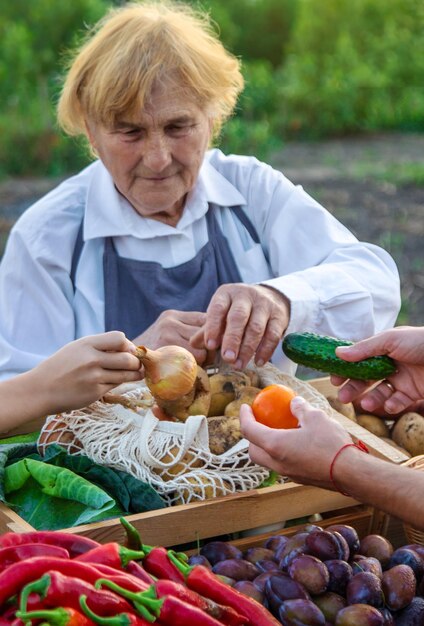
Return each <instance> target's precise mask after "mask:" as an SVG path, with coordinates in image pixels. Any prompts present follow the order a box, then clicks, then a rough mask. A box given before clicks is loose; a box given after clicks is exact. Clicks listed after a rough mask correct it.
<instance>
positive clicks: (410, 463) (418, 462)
mask: <svg viewBox="0 0 424 626" xmlns="http://www.w3.org/2000/svg"><path fill="white" fill-rule="evenodd" d="M402 465H404V466H406V467H411V468H413V469H416V470H422V471H424V454H420V455H419V456H414V457H412V458H411V459H408V460H407V461H405V462H404V463H402ZM403 529H404V531H405V535H406V538H407V540H408V542H409V543H418V544H420V545H424V531H423V530H417V529H416V528H413V527H412V526H410V525H409V524H404V525H403Z"/></svg>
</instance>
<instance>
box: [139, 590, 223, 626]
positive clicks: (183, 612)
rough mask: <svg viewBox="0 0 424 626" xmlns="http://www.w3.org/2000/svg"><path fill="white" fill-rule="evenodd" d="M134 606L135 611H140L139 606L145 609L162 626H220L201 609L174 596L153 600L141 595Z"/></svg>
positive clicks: (220, 625) (219, 623) (220, 624)
mask: <svg viewBox="0 0 424 626" xmlns="http://www.w3.org/2000/svg"><path fill="white" fill-rule="evenodd" d="M134 606H135V607H136V608H137V610H140V606H142V607H146V608H147V609H148V610H149V611H151V613H153V615H155V616H156V617H158V618H159V619H160V621H161V622H162V623H163V624H164V625H169V626H187V625H188V624H196V626H222V623H221V622H218V620H217V619H215V618H214V617H212V616H211V615H208V614H207V613H205V612H204V611H202V609H199V608H198V607H197V606H193V605H192V604H188V602H184V601H183V600H180V599H179V598H175V596H165V597H164V598H160V599H156V600H155V599H153V598H149V597H148V596H146V595H145V594H144V593H141V594H139V599H138V600H137V602H136V603H135V604H134Z"/></svg>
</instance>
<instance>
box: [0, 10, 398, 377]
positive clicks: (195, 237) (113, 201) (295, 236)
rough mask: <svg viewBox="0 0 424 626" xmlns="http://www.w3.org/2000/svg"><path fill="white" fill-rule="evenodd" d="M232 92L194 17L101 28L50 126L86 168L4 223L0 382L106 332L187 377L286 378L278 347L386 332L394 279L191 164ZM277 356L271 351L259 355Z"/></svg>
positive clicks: (282, 189) (228, 162)
mask: <svg viewBox="0 0 424 626" xmlns="http://www.w3.org/2000/svg"><path fill="white" fill-rule="evenodd" d="M242 87H243V79H242V75H241V73H240V62H239V60H238V59H237V58H235V57H234V56H233V55H231V54H229V53H228V52H227V51H226V50H225V48H224V47H223V46H222V44H221V43H220V42H219V40H218V39H217V38H216V36H215V34H214V33H213V31H212V29H211V27H210V24H209V23H208V21H207V19H206V17H205V16H199V15H197V14H196V13H194V12H193V11H192V10H191V9H190V8H189V7H184V6H182V5H181V4H175V5H173V4H169V3H164V4H161V3H148V2H147V3H140V4H130V5H126V6H124V7H123V8H119V9H114V10H111V11H110V12H109V13H108V14H107V15H106V17H105V18H104V19H103V20H102V21H101V22H100V23H99V24H98V26H97V28H96V29H94V31H90V35H89V38H88V39H87V41H86V42H85V44H84V45H83V46H82V47H81V48H80V50H79V51H77V53H76V55H75V57H74V60H73V62H72V64H71V66H70V69H69V72H68V74H67V77H66V80H65V83H64V87H63V91H62V94H61V98H60V101H59V108H58V117H59V122H60V124H61V126H62V127H63V128H64V129H65V131H66V132H68V133H69V134H70V135H81V134H83V135H86V137H87V138H88V140H89V142H90V144H91V148H92V151H93V152H94V154H95V155H96V156H97V157H98V159H97V160H96V161H95V162H94V163H92V164H91V165H89V166H88V167H87V168H86V169H84V170H83V171H82V172H81V173H79V174H77V175H76V176H74V177H72V178H70V179H69V180H67V181H65V182H64V183H62V184H61V185H60V186H59V187H57V188H56V189H55V190H53V191H52V192H50V193H49V194H47V195H46V196H45V197H44V198H42V199H41V200H40V201H39V202H37V203H36V204H35V205H33V206H32V207H31V208H30V209H29V210H28V211H27V212H26V213H25V214H24V215H23V216H22V217H21V219H19V220H18V222H17V223H16V225H15V227H14V228H13V231H12V233H11V235H10V239H9V242H8V245H7V249H6V252H5V255H4V259H3V261H2V264H1V267H0V303H1V304H0V306H1V309H0V369H1V371H2V375H3V377H7V376H10V375H12V374H16V373H19V372H22V371H25V370H28V369H30V368H31V367H33V366H35V365H37V363H39V362H40V360H42V359H43V358H45V357H46V356H48V355H50V354H52V353H53V352H54V351H56V350H57V349H58V348H60V347H61V346H63V345H64V344H65V343H67V342H69V341H71V340H73V339H75V338H77V337H82V336H84V335H92V334H93V333H99V332H103V331H109V330H114V329H119V330H121V331H123V332H124V333H125V334H126V335H127V337H129V338H131V339H132V340H134V341H135V342H136V343H143V344H146V345H148V346H149V347H151V348H157V347H159V346H161V345H165V344H179V345H182V346H184V347H186V348H188V349H190V350H191V351H192V352H193V354H194V355H195V357H196V359H197V361H198V362H199V363H204V362H205V361H206V360H207V359H210V358H211V356H212V355H213V353H214V351H215V350H216V349H217V348H220V349H221V354H222V357H223V358H224V359H225V360H226V361H228V362H230V363H233V364H234V365H235V366H236V367H243V366H244V365H245V364H246V363H247V362H248V361H249V360H250V359H251V358H252V357H254V358H255V361H256V363H258V364H262V363H264V362H266V361H267V360H269V359H270V358H271V357H272V358H273V361H274V362H276V363H278V364H279V365H280V366H281V367H284V368H285V369H286V370H290V367H292V368H293V367H294V365H293V364H290V363H289V362H287V361H285V362H284V358H285V357H284V356H283V354H282V351H281V348H280V347H279V343H280V340H281V337H282V336H283V334H284V333H285V332H288V331H296V330H310V331H315V332H318V333H326V334H331V335H335V336H338V337H347V338H350V339H360V338H362V337H364V336H368V335H371V334H373V333H375V332H377V331H379V330H382V329H384V328H387V327H390V326H392V325H393V324H394V322H395V320H396V316H397V313H398V309H399V301H400V298H399V279H398V274H397V270H396V267H395V264H394V262H393V260H392V259H391V257H390V256H389V255H388V254H387V253H386V252H385V251H384V250H382V249H380V248H378V247H376V246H374V245H370V244H365V243H360V242H358V240H357V239H356V238H355V237H354V236H353V235H352V234H351V233H350V232H349V231H348V230H347V229H346V228H345V227H344V226H342V225H341V224H340V223H339V222H338V221H337V220H336V219H334V218H333V217H332V216H331V215H330V214H329V213H328V212H327V211H326V210H325V209H324V208H323V207H322V206H320V205H319V204H318V203H317V202H315V201H314V200H313V199H312V198H311V197H309V196H308V195H307V194H306V193H305V192H304V191H303V190H302V188H301V187H296V186H295V185H293V184H292V183H291V182H290V181H289V180H287V179H286V178H285V177H284V175H283V174H282V173H280V172H278V171H276V170H274V169H273V168H272V167H270V166H268V165H266V164H264V163H261V162H259V161H257V160H256V159H255V158H253V157H247V156H234V155H231V156H226V155H224V154H223V153H222V152H221V151H219V150H217V149H211V150H210V149H209V146H210V145H211V142H212V140H213V139H214V138H215V137H216V136H217V135H218V134H219V131H220V128H221V126H222V124H223V122H224V121H225V120H226V119H227V118H228V117H229V116H230V115H231V114H232V112H233V111H234V108H235V105H236V101H237V98H238V95H239V93H240V92H241V90H242ZM277 347H278V349H276V348H277Z"/></svg>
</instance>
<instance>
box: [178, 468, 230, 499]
mask: <svg viewBox="0 0 424 626" xmlns="http://www.w3.org/2000/svg"><path fill="white" fill-rule="evenodd" d="M187 481H188V482H189V483H191V484H192V485H194V487H193V491H194V493H195V494H196V495H197V496H200V497H201V499H204V500H208V499H209V498H217V497H219V496H225V495H226V494H227V490H231V485H230V483H229V482H228V481H226V480H223V481H222V483H221V481H220V480H218V478H216V479H214V480H213V481H212V483H211V481H210V479H209V477H208V476H202V475H199V476H198V477H197V478H193V477H192V476H189V477H188V478H187ZM213 483H215V484H213ZM189 495H190V490H189V489H188V488H184V487H183V488H181V490H180V492H179V494H178V497H177V499H176V501H175V504H183V503H184V502H186V501H187V499H188V497H189ZM202 496H203V497H202ZM194 500H196V498H194Z"/></svg>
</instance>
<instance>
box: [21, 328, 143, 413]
mask: <svg viewBox="0 0 424 626" xmlns="http://www.w3.org/2000/svg"><path fill="white" fill-rule="evenodd" d="M134 349H135V346H134V344H133V343H132V342H131V341H129V340H128V339H127V338H126V337H125V335H124V333H121V332H119V331H111V332H108V333H102V334H100V335H93V336H89V337H83V338H82V339H77V340H76V341H72V342H71V343H68V344H67V345H66V346H64V347H63V348H62V349H61V350H59V351H58V352H56V353H55V354H54V355H53V356H51V357H50V358H48V359H46V360H45V361H43V362H42V363H40V365H38V366H37V367H36V368H35V369H33V370H32V371H31V372H27V373H26V374H24V375H23V376H25V377H26V380H25V382H24V380H22V383H23V386H25V389H24V392H25V393H26V392H28V391H31V389H32V393H33V397H34V398H37V402H38V399H39V401H40V403H41V404H42V406H43V410H42V412H41V413H40V415H41V414H46V413H58V412H60V411H67V410H71V409H76V408H80V407H84V406H87V405H88V404H90V403H91V402H94V401H95V400H98V399H99V398H101V397H102V396H104V395H105V393H106V392H108V391H109V390H110V389H113V387H116V386H117V385H119V384H121V383H125V382H131V381H136V380H140V379H141V378H142V375H141V372H140V361H139V359H138V358H137V357H136V356H135V355H134V354H133V352H134ZM29 387H30V388H31V389H29Z"/></svg>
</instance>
